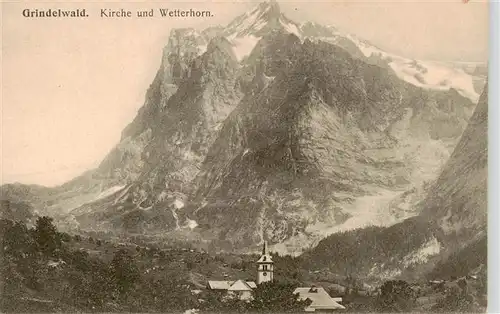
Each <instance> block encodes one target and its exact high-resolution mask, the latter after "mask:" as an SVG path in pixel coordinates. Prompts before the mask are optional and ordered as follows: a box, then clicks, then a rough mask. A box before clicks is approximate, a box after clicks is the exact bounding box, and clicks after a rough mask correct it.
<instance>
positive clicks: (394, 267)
mask: <svg viewBox="0 0 500 314" xmlns="http://www.w3.org/2000/svg"><path fill="white" fill-rule="evenodd" d="M487 129H488V88H487V85H486V86H485V89H484V92H483V93H482V95H481V97H480V101H479V104H478V105H477V107H476V110H475V112H474V114H473V116H472V118H471V119H470V120H469V123H468V126H467V128H466V129H465V131H464V132H463V135H462V136H461V139H460V141H459V142H458V144H457V145H456V147H455V149H454V151H453V153H452V155H451V157H450V158H449V160H448V161H447V162H446V165H445V166H444V167H443V169H442V171H441V173H440V175H439V177H438V178H437V180H435V182H433V184H432V186H431V188H430V189H428V193H427V195H426V197H425V198H424V200H423V201H422V202H421V203H420V204H419V205H418V206H419V207H421V208H422V209H421V212H420V214H419V215H418V216H416V217H412V218H410V219H407V220H405V221H403V222H401V223H398V224H395V225H393V226H391V227H388V228H366V229H358V230H354V231H351V232H347V233H341V234H335V235H332V236H330V237H328V238H326V239H324V240H322V241H321V242H320V243H319V245H318V246H317V247H316V248H314V249H312V250H311V251H310V252H308V253H307V254H306V255H305V256H304V263H306V264H308V266H309V267H318V268H322V267H327V268H329V269H330V270H334V271H337V272H341V273H342V272H345V271H349V270H350V269H351V268H350V267H353V265H354V269H355V270H356V273H357V275H358V276H370V275H371V276H378V277H397V276H402V275H403V276H411V275H416V276H417V278H419V277H421V273H422V272H424V273H429V275H430V276H432V277H433V278H441V279H447V278H448V276H452V275H454V276H464V275H467V274H468V273H469V272H471V271H474V269H476V268H478V267H483V266H484V265H486V263H487V245H486V237H487V234H486V233H487V160H488V150H487V147H488V145H487ZM354 242H357V243H354ZM435 265H436V268H435V269H433V267H434V266H435Z"/></svg>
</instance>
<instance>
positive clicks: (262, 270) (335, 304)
mask: <svg viewBox="0 0 500 314" xmlns="http://www.w3.org/2000/svg"><path fill="white" fill-rule="evenodd" d="M256 269H257V281H256V282H255V281H247V280H244V279H236V278H234V279H232V280H209V281H208V283H207V287H206V288H207V290H209V291H218V292H224V293H226V296H227V298H228V299H231V298H237V299H239V300H244V301H251V300H252V299H253V294H252V292H253V290H254V289H256V288H257V286H258V285H261V284H263V283H268V282H273V281H274V262H273V259H272V256H271V254H270V253H269V252H268V248H267V242H265V241H264V245H263V248H262V255H261V256H260V258H259V259H258V260H257V261H256ZM293 294H298V299H299V300H309V301H310V304H309V305H307V306H306V307H305V308H304V311H305V312H331V311H335V310H345V307H344V306H343V305H341V304H340V303H341V302H342V298H341V297H331V296H330V295H329V294H328V293H327V292H326V290H325V289H324V288H323V287H319V286H310V287H297V288H296V289H295V290H294V291H293Z"/></svg>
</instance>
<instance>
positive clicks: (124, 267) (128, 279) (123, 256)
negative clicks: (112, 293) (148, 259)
mask: <svg viewBox="0 0 500 314" xmlns="http://www.w3.org/2000/svg"><path fill="white" fill-rule="evenodd" d="M110 268H111V273H112V277H113V278H114V281H115V283H116V285H117V287H118V292H119V293H120V295H124V294H125V293H126V292H128V291H129V290H130V288H132V287H133V286H134V285H135V283H136V282H137V280H138V279H139V278H140V273H139V269H138V267H137V265H136V264H135V262H134V259H133V257H132V256H131V255H130V253H129V252H128V251H127V250H125V249H121V250H119V251H118V252H116V254H115V255H114V257H113V260H112V261H111V265H110Z"/></svg>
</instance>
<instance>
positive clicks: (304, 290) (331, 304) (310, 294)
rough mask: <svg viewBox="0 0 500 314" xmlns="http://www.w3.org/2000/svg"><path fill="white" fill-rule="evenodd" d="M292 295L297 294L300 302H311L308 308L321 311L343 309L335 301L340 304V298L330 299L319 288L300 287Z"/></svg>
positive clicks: (326, 293) (323, 290)
mask: <svg viewBox="0 0 500 314" xmlns="http://www.w3.org/2000/svg"><path fill="white" fill-rule="evenodd" d="M293 293H294V294H296V293H298V294H299V299H300V300H306V299H309V300H311V304H310V305H309V306H308V308H311V309H318V310H319V309H321V310H343V309H345V307H344V306H343V305H341V304H339V303H337V302H336V301H337V300H338V301H339V302H340V298H332V297H330V295H329V294H328V292H326V291H325V289H323V288H321V287H300V288H297V289H295V291H294V292H293Z"/></svg>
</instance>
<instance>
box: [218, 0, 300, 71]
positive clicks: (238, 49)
mask: <svg viewBox="0 0 500 314" xmlns="http://www.w3.org/2000/svg"><path fill="white" fill-rule="evenodd" d="M273 29H282V30H284V31H285V32H289V33H293V34H295V35H297V36H298V37H301V33H300V26H299V24H297V23H295V22H293V21H291V20H290V19H288V18H287V17H286V16H285V15H284V14H283V13H281V9H280V6H279V4H278V3H277V2H276V1H270V2H262V3H260V4H258V5H257V6H256V7H255V8H254V9H253V10H251V11H249V12H247V13H245V14H243V15H240V16H238V17H237V18H236V19H234V20H233V21H232V22H231V23H229V25H228V26H227V27H226V28H225V30H224V32H223V35H224V36H225V37H226V38H227V39H228V40H230V41H231V42H232V44H233V47H234V53H235V55H236V57H237V58H238V61H241V60H242V59H243V58H245V57H246V56H248V55H249V54H250V53H251V52H252V50H253V48H254V47H255V45H256V44H257V42H258V41H259V40H260V39H261V38H262V37H263V36H264V35H265V34H266V33H268V32H269V31H271V30H273Z"/></svg>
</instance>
